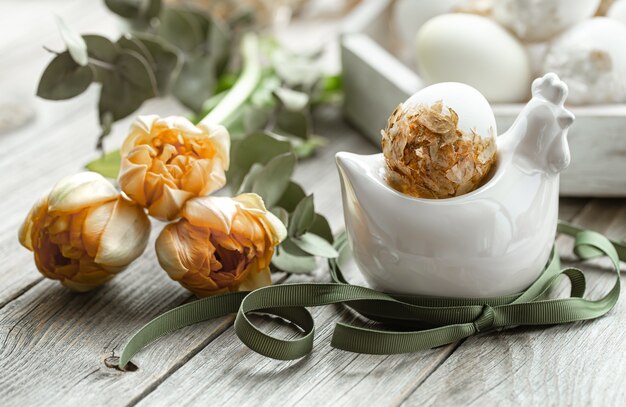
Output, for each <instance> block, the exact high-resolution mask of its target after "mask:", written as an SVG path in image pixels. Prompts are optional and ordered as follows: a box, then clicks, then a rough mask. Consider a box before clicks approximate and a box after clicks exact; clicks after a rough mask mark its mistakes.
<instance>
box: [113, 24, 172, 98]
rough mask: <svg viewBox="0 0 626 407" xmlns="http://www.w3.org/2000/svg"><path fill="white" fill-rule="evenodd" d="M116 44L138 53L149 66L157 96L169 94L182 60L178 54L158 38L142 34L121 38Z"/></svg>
mask: <svg viewBox="0 0 626 407" xmlns="http://www.w3.org/2000/svg"><path fill="white" fill-rule="evenodd" d="M117 43H118V44H119V46H120V47H121V48H124V49H130V50H134V51H136V52H138V53H140V54H141V55H142V56H143V57H144V58H146V61H147V62H148V64H149V65H150V68H151V69H152V72H153V74H154V78H155V80H156V82H157V88H158V91H159V94H161V95H165V94H167V93H169V91H170V89H171V87H172V84H173V80H172V79H173V77H175V76H177V75H178V74H179V73H180V69H181V67H182V58H181V56H180V55H179V52H178V51H177V50H176V49H175V48H173V47H171V46H170V45H168V44H167V43H165V42H164V41H163V40H161V39H160V38H159V37H154V36H148V35H143V34H134V35H133V36H129V35H126V36H123V37H121V38H120V39H119V40H118V41H117Z"/></svg>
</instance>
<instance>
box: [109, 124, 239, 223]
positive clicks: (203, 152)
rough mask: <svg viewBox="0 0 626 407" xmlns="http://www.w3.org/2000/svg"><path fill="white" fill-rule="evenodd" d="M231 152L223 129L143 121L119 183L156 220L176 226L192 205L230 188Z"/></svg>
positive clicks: (126, 150)
mask: <svg viewBox="0 0 626 407" xmlns="http://www.w3.org/2000/svg"><path fill="white" fill-rule="evenodd" d="M229 149H230V136H229V134H228V131H227V130H226V128H225V127H223V126H219V125H207V124H204V123H200V124H198V125H197V126H194V125H193V124H192V123H191V122H190V121H189V120H187V119H185V118H184V117H177V116H170V117H166V118H160V117H159V116H155V115H153V116H139V117H138V118H137V120H136V121H135V123H134V124H133V125H132V126H131V130H130V134H129V135H128V137H127V138H126V140H125V141H124V144H123V145H122V148H121V155H122V164H121V168H120V174H119V178H118V182H119V184H120V187H121V188H122V191H124V193H126V195H128V196H129V197H130V198H131V199H132V200H133V201H135V202H137V203H138V204H139V205H141V206H143V207H144V208H147V209H148V213H149V214H150V215H151V216H154V217H155V218H158V219H161V220H174V219H176V218H178V217H179V216H180V211H181V209H182V207H183V206H184V204H185V202H186V201H187V200H189V199H191V198H193V197H197V196H205V195H208V194H210V193H211V192H213V191H215V190H217V189H219V188H221V187H223V186H224V184H225V183H226V176H225V171H226V170H227V169H228V165H229V157H228V154H229Z"/></svg>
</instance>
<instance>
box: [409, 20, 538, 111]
mask: <svg viewBox="0 0 626 407" xmlns="http://www.w3.org/2000/svg"><path fill="white" fill-rule="evenodd" d="M416 43H417V44H416V45H417V53H416V59H417V65H418V72H419V73H420V74H421V75H422V77H423V78H424V79H425V80H426V81H427V82H429V83H436V82H449V81H452V82H463V83H467V84H468V85H471V86H473V87H475V88H476V89H478V90H479V91H480V92H481V93H482V94H483V95H485V97H486V98H487V100H489V101H490V102H498V103H506V102H519V101H523V100H525V99H527V97H528V89H530V80H531V74H530V67H529V62H528V57H527V55H526V51H525V50H524V47H523V46H522V45H521V44H520V43H519V41H517V39H515V37H513V36H512V35H511V34H510V33H509V32H508V31H506V30H505V29H504V28H502V27H501V26H499V25H498V24H497V23H495V22H494V21H492V20H490V19H488V18H485V17H481V16H476V15H471V14H444V15H441V16H438V17H435V18H433V19H431V20H429V21H428V22H427V23H426V24H424V26H423V27H422V28H421V29H420V31H419V33H418V34H417V39H416Z"/></svg>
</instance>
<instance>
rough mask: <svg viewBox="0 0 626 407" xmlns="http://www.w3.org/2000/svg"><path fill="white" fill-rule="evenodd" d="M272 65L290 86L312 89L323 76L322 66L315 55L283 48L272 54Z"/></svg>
mask: <svg viewBox="0 0 626 407" xmlns="http://www.w3.org/2000/svg"><path fill="white" fill-rule="evenodd" d="M272 65H273V67H274V69H275V71H276V73H277V74H278V76H279V77H280V78H281V79H282V80H283V81H284V82H285V83H286V84H287V86H290V87H296V86H302V87H304V88H305V89H310V88H311V87H312V86H313V84H315V82H316V81H318V80H319V77H320V76H321V66H320V63H319V61H317V59H316V58H315V57H311V56H307V55H298V54H294V53H292V52H289V51H287V50H285V49H281V48H279V49H277V50H276V51H275V52H274V53H273V54H272Z"/></svg>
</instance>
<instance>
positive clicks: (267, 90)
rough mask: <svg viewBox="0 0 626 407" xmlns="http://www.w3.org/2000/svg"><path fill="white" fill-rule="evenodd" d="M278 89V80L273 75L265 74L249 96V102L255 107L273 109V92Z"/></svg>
mask: <svg viewBox="0 0 626 407" xmlns="http://www.w3.org/2000/svg"><path fill="white" fill-rule="evenodd" d="M279 87H280V79H279V78H278V77H276V75H274V74H270V73H267V72H266V73H265V74H264V77H263V78H262V79H261V82H260V83H259V85H258V86H257V87H256V89H255V90H254V92H252V95H251V96H250V102H251V103H252V104H253V105H254V106H257V107H273V106H274V105H275V100H274V96H273V95H274V90H276V89H278V88H279Z"/></svg>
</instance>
